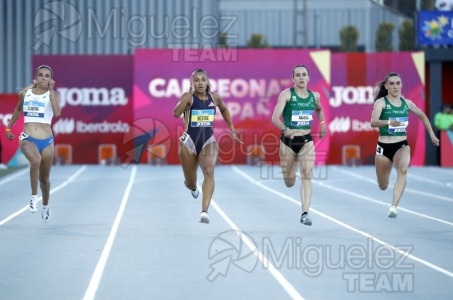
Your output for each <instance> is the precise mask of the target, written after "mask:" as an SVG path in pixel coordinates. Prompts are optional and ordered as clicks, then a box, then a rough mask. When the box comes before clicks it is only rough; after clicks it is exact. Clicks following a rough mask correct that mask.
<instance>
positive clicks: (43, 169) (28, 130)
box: [5, 65, 61, 222]
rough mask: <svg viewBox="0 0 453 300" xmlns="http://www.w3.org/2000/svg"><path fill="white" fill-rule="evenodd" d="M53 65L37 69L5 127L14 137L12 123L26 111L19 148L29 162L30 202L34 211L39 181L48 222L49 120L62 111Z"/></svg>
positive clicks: (10, 135)
mask: <svg viewBox="0 0 453 300" xmlns="http://www.w3.org/2000/svg"><path fill="white" fill-rule="evenodd" d="M54 88H55V81H54V80H53V73H52V69H51V68H50V67H49V66H46V65H42V66H39V67H38V68H37V69H36V73H35V80H34V82H33V84H31V85H30V86H29V87H26V88H24V89H23V90H22V91H21V92H20V94H19V102H18V103H17V105H16V109H15V110H14V113H13V115H12V117H11V120H10V121H9V124H8V126H7V127H6V129H5V130H6V136H7V138H8V139H10V140H12V139H13V138H14V135H13V133H12V132H11V127H12V126H13V125H14V124H15V123H16V121H17V120H18V119H19V117H20V116H21V115H22V114H23V115H24V123H25V124H24V131H23V132H22V133H21V134H20V136H19V140H20V149H21V150H22V153H23V154H24V155H25V157H26V158H27V159H28V161H29V162H30V182H31V199H30V204H29V206H28V209H29V211H31V212H32V213H34V212H36V211H37V210H38V181H39V185H40V187H41V192H42V204H43V210H42V213H41V217H42V220H43V221H44V222H48V221H49V219H50V216H51V213H50V209H49V194H50V179H49V177H50V169H51V167H52V160H53V153H54V143H53V142H54V139H53V134H52V129H51V127H50V124H51V123H52V118H53V117H54V116H56V117H58V116H60V113H61V108H60V104H59V101H58V94H57V92H56V91H55V90H54Z"/></svg>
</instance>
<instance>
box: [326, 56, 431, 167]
mask: <svg viewBox="0 0 453 300" xmlns="http://www.w3.org/2000/svg"><path fill="white" fill-rule="evenodd" d="M424 66H425V64H424V53H423V52H414V53H412V52H398V53H393V52H392V53H339V54H332V84H331V88H332V94H331V96H330V99H329V104H330V109H331V119H330V121H329V122H328V123H329V125H328V128H329V134H330V135H331V138H330V149H329V154H328V158H327V163H328V164H340V163H342V161H343V156H344V155H345V151H346V150H347V149H354V148H352V147H348V145H349V146H359V149H360V159H359V161H358V162H359V163H361V164H374V156H375V151H376V144H377V140H378V137H379V131H378V129H377V128H371V126H370V125H371V113H372V111H373V103H374V102H373V89H374V87H375V86H376V84H377V83H378V82H380V81H381V80H383V79H384V78H385V76H386V75H387V74H388V73H389V72H396V73H398V74H400V75H401V81H402V95H403V97H404V98H407V99H410V100H412V101H413V102H414V103H415V105H417V107H418V108H420V109H421V110H422V111H424V110H425V93H424V85H425V84H424V78H425V72H424ZM407 130H408V141H409V145H410V147H411V157H412V160H411V164H412V165H423V164H424V161H425V132H426V131H425V128H424V125H423V123H422V122H421V121H420V119H419V118H418V117H417V116H416V115H415V114H413V113H409V126H408V129H407ZM345 146H346V147H347V148H345Z"/></svg>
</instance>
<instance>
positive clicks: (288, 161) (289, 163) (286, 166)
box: [280, 141, 297, 178]
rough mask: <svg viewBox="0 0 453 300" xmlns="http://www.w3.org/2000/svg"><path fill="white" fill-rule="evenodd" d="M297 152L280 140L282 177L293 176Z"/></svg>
mask: <svg viewBox="0 0 453 300" xmlns="http://www.w3.org/2000/svg"><path fill="white" fill-rule="evenodd" d="M296 161H297V154H296V153H295V152H294V151H293V150H292V149H291V148H290V147H288V146H286V145H285V143H283V142H282V141H280V165H281V168H282V173H283V177H284V178H294V176H295V173H296Z"/></svg>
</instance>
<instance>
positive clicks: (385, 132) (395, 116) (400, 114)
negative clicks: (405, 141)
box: [379, 97, 409, 136]
mask: <svg viewBox="0 0 453 300" xmlns="http://www.w3.org/2000/svg"><path fill="white" fill-rule="evenodd" d="M400 99H401V106H399V107H396V106H394V105H392V103H390V101H389V100H388V99H387V97H384V100H385V107H384V109H383V110H382V112H381V115H380V116H379V120H391V121H398V122H400V123H401V125H400V126H390V125H385V126H382V127H379V135H380V136H405V135H407V133H406V127H407V125H409V106H407V103H406V101H405V100H404V98H403V97H400Z"/></svg>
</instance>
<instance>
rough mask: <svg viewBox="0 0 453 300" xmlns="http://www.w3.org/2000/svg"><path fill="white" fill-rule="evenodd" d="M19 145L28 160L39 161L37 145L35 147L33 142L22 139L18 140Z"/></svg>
mask: <svg viewBox="0 0 453 300" xmlns="http://www.w3.org/2000/svg"><path fill="white" fill-rule="evenodd" d="M19 146H20V150H21V151H22V153H23V154H24V155H25V157H26V158H27V159H28V160H29V161H30V162H32V161H39V160H40V159H41V157H40V154H39V151H38V147H36V145H35V143H33V142H30V141H27V140H23V141H20V144H19Z"/></svg>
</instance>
